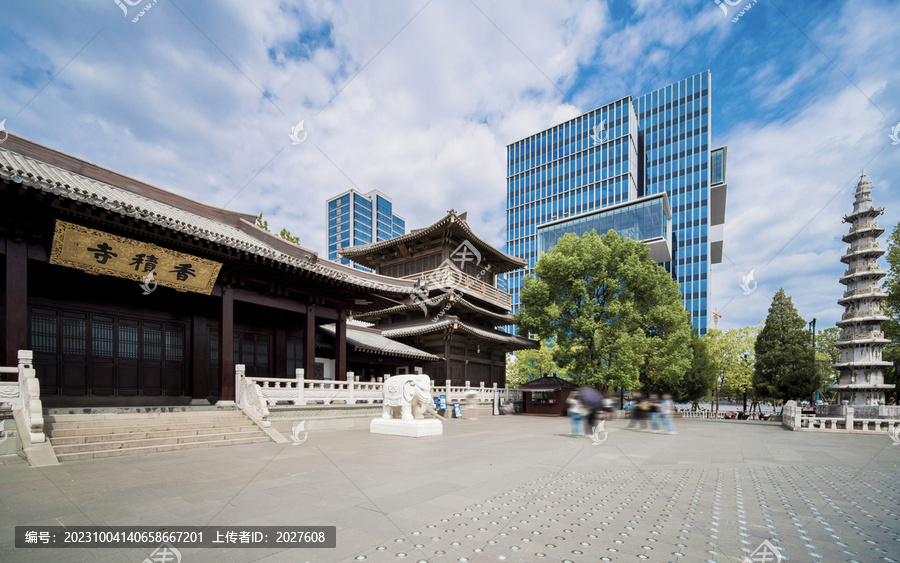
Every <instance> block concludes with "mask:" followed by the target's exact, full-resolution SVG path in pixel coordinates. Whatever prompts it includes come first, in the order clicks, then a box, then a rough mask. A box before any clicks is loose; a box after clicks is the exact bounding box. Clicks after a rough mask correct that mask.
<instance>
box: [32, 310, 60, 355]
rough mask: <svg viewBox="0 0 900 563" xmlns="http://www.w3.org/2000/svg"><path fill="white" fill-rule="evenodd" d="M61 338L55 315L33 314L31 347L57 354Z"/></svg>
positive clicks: (37, 350)
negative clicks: (58, 341)
mask: <svg viewBox="0 0 900 563" xmlns="http://www.w3.org/2000/svg"><path fill="white" fill-rule="evenodd" d="M58 338H59V334H58V332H57V324H56V317H55V316H52V317H51V316H48V315H39V314H35V313H32V315H31V349H32V350H33V351H35V352H40V353H46V354H55V353H56V341H57V339H58Z"/></svg>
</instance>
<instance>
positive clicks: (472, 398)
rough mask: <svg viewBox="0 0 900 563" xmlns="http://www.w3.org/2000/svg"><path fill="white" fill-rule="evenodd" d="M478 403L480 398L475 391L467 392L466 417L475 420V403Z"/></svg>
mask: <svg viewBox="0 0 900 563" xmlns="http://www.w3.org/2000/svg"><path fill="white" fill-rule="evenodd" d="M476 404H478V398H477V396H476V395H475V391H469V392H468V393H466V418H468V419H469V420H475V405H476Z"/></svg>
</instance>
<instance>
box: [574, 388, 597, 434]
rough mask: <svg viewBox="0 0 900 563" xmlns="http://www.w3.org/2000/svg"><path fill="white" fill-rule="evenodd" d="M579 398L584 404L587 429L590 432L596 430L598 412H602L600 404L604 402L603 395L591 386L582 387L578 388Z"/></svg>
mask: <svg viewBox="0 0 900 563" xmlns="http://www.w3.org/2000/svg"><path fill="white" fill-rule="evenodd" d="M578 400H579V401H581V404H582V405H584V414H585V423H586V424H587V429H586V431H587V433H588V434H590V433H591V432H593V431H594V425H595V424H596V423H597V413H598V412H600V405H601V404H603V395H601V394H600V391H597V390H596V389H593V388H591V387H582V388H581V389H579V390H578Z"/></svg>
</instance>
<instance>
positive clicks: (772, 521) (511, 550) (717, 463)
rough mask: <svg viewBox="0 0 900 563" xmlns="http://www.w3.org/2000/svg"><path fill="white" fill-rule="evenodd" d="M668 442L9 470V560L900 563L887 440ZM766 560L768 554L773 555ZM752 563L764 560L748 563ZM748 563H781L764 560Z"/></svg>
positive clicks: (177, 458)
mask: <svg viewBox="0 0 900 563" xmlns="http://www.w3.org/2000/svg"><path fill="white" fill-rule="evenodd" d="M676 424H677V426H678V431H679V432H678V434H677V435H665V434H654V433H649V432H640V431H634V430H626V429H625V426H626V422H625V421H615V422H612V423H607V425H606V430H607V431H608V434H603V433H600V434H599V435H598V437H599V438H600V439H603V438H604V437H605V441H603V443H601V444H599V445H594V442H593V440H592V439H591V438H589V437H580V438H573V437H570V436H568V434H567V433H568V431H569V419H567V418H538V417H525V416H502V417H486V418H480V419H478V420H449V421H447V422H445V423H444V435H443V436H437V437H429V438H419V439H415V438H402V437H394V436H383V435H373V434H369V432H368V430H367V429H352V430H334V431H318V432H317V431H316V430H315V428H310V433H309V437H308V439H307V441H306V442H304V443H302V444H300V445H296V446H295V445H293V444H291V443H288V444H275V443H264V444H253V445H247V446H233V447H225V448H214V449H204V450H193V451H183V452H168V453H160V454H152V455H146V456H125V457H118V458H109V459H99V460H86V461H72V462H67V463H64V464H62V465H60V466H57V467H47V468H41V469H32V468H29V467H28V466H27V465H25V463H24V462H22V461H20V460H19V459H18V458H17V457H14V456H7V457H2V458H0V463H2V464H3V465H0V483H2V491H3V493H2V495H0V505H2V507H3V510H2V515H0V518H2V522H0V559H2V560H3V561H38V560H40V561H42V562H48V563H49V562H51V561H66V562H70V561H95V560H96V561H135V562H142V561H144V560H145V559H146V558H148V557H149V556H150V553H151V551H152V550H148V549H115V548H110V549H91V550H87V549H85V550H73V549H31V550H29V549H17V548H15V547H14V541H13V531H14V526H15V525H16V524H18V525H24V524H31V525H63V526H75V525H118V526H123V525H153V526H179V525H192V526H200V525H226V524H227V525H242V526H251V525H291V526H301V525H303V526H313V525H315V526H320V525H321V526H336V527H337V547H336V548H334V549H290V550H274V549H252V550H236V549H204V550H200V549H181V550H180V551H181V556H182V561H183V562H184V563H194V562H200V561H209V562H212V561H301V562H302V561H310V562H320V561H322V562H332V561H366V562H386V561H400V560H403V561H406V560H411V561H430V562H440V561H447V562H450V561H473V562H480V561H502V560H505V561H575V562H577V561H641V560H646V561H682V562H695V561H719V562H725V561H734V562H737V561H741V558H742V557H746V556H749V555H750V554H751V553H752V552H753V551H754V550H756V548H757V547H758V546H759V545H760V544H761V543H762V542H763V541H764V540H768V541H769V542H770V544H771V545H772V546H773V547H774V548H776V549H779V550H780V552H779V553H780V555H781V556H783V557H784V559H785V560H789V561H794V562H796V561H802V562H806V561H822V562H832V561H848V562H852V561H859V562H869V561H887V562H891V561H900V516H898V514H900V481H898V477H900V469H898V464H900V446H893V444H892V440H891V439H890V438H889V437H887V436H884V435H881V436H870V435H853V436H848V435H846V434H811V433H800V432H789V431H786V430H783V429H782V428H781V427H780V426H779V425H778V424H776V423H762V422H749V421H713V420H676ZM764 549H766V548H764ZM758 555H761V552H758ZM766 557H767V558H765V559H762V558H760V559H757V560H758V561H767V562H773V561H775V556H774V555H772V554H770V555H768V556H766Z"/></svg>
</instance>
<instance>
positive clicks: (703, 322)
mask: <svg viewBox="0 0 900 563" xmlns="http://www.w3.org/2000/svg"><path fill="white" fill-rule="evenodd" d="M710 78H711V77H710V72H709V71H708V70H707V71H705V72H701V73H699V74H696V75H694V76H691V77H689V78H686V79H684V80H681V81H679V82H676V83H675V84H670V85H669V86H666V87H664V88H660V89H659V90H656V91H654V92H650V93H649V94H645V95H643V96H641V97H639V98H632V97H631V96H627V97H625V98H622V99H620V100H616V101H614V102H612V103H610V104H607V105H605V106H602V107H600V108H598V109H595V110H593V111H591V112H588V113H586V114H584V115H581V116H578V117H576V118H574V119H571V120H569V121H566V122H565V123H561V124H559V125H557V126H555V127H551V128H549V129H546V130H544V131H541V132H539V133H535V134H534V135H531V136H529V137H527V138H525V139H522V140H520V141H517V142H515V143H512V144H510V145H509V146H508V147H507V165H508V166H507V252H509V253H510V254H512V255H514V256H518V257H520V258H523V259H525V260H527V261H528V267H527V268H525V269H523V270H518V271H515V272H511V273H510V274H509V275H508V284H509V291H510V293H511V294H512V296H513V300H512V303H513V311H516V310H518V307H519V292H520V290H521V288H522V280H523V279H524V277H525V276H527V275H529V274H531V273H532V269H533V268H534V265H535V263H536V262H537V259H538V256H539V255H540V253H541V252H545V251H547V250H549V248H552V247H553V245H554V244H555V241H556V240H558V239H559V237H560V236H562V235H563V234H565V233H566V232H573V233H576V234H578V235H581V234H583V233H584V232H586V231H588V230H591V229H593V228H597V227H598V226H599V227H600V229H601V230H602V229H608V228H613V229H615V230H616V231H617V232H619V233H620V234H622V235H623V236H631V237H633V238H636V239H639V240H643V241H644V242H645V243H646V244H647V245H648V246H649V247H650V250H651V256H652V257H653V258H654V259H655V260H657V262H659V263H661V264H662V265H663V266H664V267H665V268H666V270H667V271H669V272H670V273H671V274H672V276H673V278H675V279H676V280H677V281H678V283H679V284H680V285H681V291H682V295H683V298H684V306H685V308H686V309H687V310H688V311H689V312H690V314H691V319H692V322H693V325H694V327H695V328H696V329H698V330H699V332H700V334H705V333H706V327H707V315H708V302H707V299H708V296H709V274H710V265H711V264H716V263H719V262H721V255H722V239H723V237H722V234H723V226H724V222H725V194H726V185H725V149H724V148H720V149H712V148H711V142H710V135H711V123H710V107H711V106H710V103H711V102H710V91H711V88H710ZM713 164H715V166H713ZM711 169H712V170H711ZM711 174H714V175H715V178H714V180H715V181H714V182H713V181H711V180H712V179H713V178H712V176H711ZM598 232H599V231H598ZM604 232H605V231H604ZM601 234H602V233H601ZM660 237H662V239H663V241H662V242H663V244H661V240H660Z"/></svg>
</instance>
